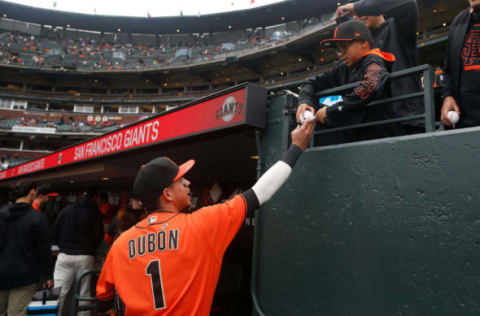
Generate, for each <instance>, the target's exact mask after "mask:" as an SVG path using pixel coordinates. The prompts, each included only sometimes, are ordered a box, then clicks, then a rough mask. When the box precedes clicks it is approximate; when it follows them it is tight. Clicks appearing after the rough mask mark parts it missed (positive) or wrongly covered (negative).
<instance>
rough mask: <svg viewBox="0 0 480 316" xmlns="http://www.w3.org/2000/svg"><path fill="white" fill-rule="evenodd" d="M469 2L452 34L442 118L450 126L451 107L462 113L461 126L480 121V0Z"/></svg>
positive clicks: (471, 125)
mask: <svg viewBox="0 0 480 316" xmlns="http://www.w3.org/2000/svg"><path fill="white" fill-rule="evenodd" d="M469 3H470V8H468V9H466V10H464V11H462V12H460V14H459V15H458V16H457V17H456V18H455V20H453V22H452V24H451V25H450V32H449V34H448V45H447V52H446V55H445V65H444V72H445V74H444V86H443V105H442V111H441V120H442V123H443V124H444V125H446V126H449V127H452V125H453V124H452V123H451V122H450V119H449V118H448V112H450V111H455V112H457V114H458V115H459V116H460V120H459V121H458V123H456V124H455V127H457V128H462V127H473V126H478V125H480V89H479V87H480V0H469Z"/></svg>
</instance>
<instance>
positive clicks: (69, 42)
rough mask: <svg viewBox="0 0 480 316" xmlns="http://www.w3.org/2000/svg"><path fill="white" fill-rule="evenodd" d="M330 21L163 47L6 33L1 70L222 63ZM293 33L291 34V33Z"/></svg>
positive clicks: (196, 38)
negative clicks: (7, 67) (230, 55)
mask: <svg viewBox="0 0 480 316" xmlns="http://www.w3.org/2000/svg"><path fill="white" fill-rule="evenodd" d="M328 22H329V19H328V18H327V17H323V18H320V19H316V18H312V19H307V20H305V21H301V22H296V23H298V25H296V28H293V29H296V31H290V30H287V29H286V28H285V25H283V26H280V27H278V29H277V30H275V29H274V30H270V31H266V30H264V29H258V30H251V31H242V32H237V33H235V34H238V37H236V38H232V37H231V36H228V34H226V35H225V37H224V38H222V37H221V36H220V37H219V36H213V35H202V36H200V35H198V36H193V35H192V36H190V37H187V38H186V39H185V40H184V41H177V42H168V40H167V41H163V40H162V41H160V42H159V43H156V44H135V43H132V42H124V41H120V40H117V35H114V36H113V40H107V39H105V38H103V39H102V38H87V37H85V38H78V39H73V38H62V36H61V35H60V34H58V32H56V34H55V36H53V37H50V36H49V37H40V36H35V35H28V34H22V33H19V32H11V31H5V32H3V33H1V34H0V64H6V65H25V66H32V67H42V68H64V69H90V70H122V69H144V68H155V67H165V66H179V65H184V64H195V63H202V62H208V61H212V60H215V59H224V58H225V54H227V53H231V52H234V51H242V50H251V49H258V48H268V47H273V46H276V45H279V44H281V43H284V42H285V41H288V40H290V39H291V38H292V37H294V36H298V35H300V34H302V33H304V32H306V31H309V30H311V29H312V28H313V27H322V26H323V25H326V24H328ZM290 29H292V28H290Z"/></svg>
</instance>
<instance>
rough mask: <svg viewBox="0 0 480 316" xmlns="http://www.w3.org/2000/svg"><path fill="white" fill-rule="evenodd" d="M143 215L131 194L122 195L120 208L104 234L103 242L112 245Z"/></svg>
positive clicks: (136, 200) (141, 209) (139, 205)
mask: <svg viewBox="0 0 480 316" xmlns="http://www.w3.org/2000/svg"><path fill="white" fill-rule="evenodd" d="M144 215H145V212H144V211H143V206H142V204H141V203H140V201H139V200H138V199H136V198H135V197H134V196H133V195H132V194H130V197H129V196H128V195H127V194H123V195H122V197H121V198H120V208H119V210H118V212H117V215H115V217H114V218H113V220H112V222H111V223H110V225H109V226H108V229H107V232H106V233H105V238H104V241H105V242H106V243H107V244H108V245H112V244H113V242H114V241H115V239H117V238H118V236H120V234H121V233H123V232H124V231H126V230H127V229H129V228H130V227H132V226H133V225H135V224H136V223H138V222H139V221H140V220H141V219H142V218H143V217H144Z"/></svg>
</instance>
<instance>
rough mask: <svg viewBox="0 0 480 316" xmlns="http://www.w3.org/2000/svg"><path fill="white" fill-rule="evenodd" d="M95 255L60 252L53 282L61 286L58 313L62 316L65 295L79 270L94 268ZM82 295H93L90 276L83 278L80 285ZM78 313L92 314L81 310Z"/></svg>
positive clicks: (85, 315) (56, 285)
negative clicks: (73, 254) (74, 254)
mask: <svg viewBox="0 0 480 316" xmlns="http://www.w3.org/2000/svg"><path fill="white" fill-rule="evenodd" d="M93 262H94V257H93V256H85V255H78V256H71V255H67V254H64V253H60V254H59V255H58V257H57V262H56V263H55V271H54V273H53V282H54V286H55V287H59V286H60V287H61V288H62V289H61V291H60V297H59V301H58V310H59V313H58V315H60V316H62V313H63V304H64V301H65V296H66V295H67V293H68V291H70V288H71V287H72V286H73V284H74V282H75V278H76V276H77V274H78V273H79V272H82V271H84V270H87V269H92V268H93ZM80 295H81V296H91V294H90V276H87V277H85V278H83V281H82V284H81V286H80ZM83 304H87V302H81V303H80V305H83ZM78 315H84V316H87V315H90V312H80V313H78Z"/></svg>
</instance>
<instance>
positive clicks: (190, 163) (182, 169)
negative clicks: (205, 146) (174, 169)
mask: <svg viewBox="0 0 480 316" xmlns="http://www.w3.org/2000/svg"><path fill="white" fill-rule="evenodd" d="M194 165H195V160H193V159H190V160H189V161H187V162H184V163H183V164H181V165H180V166H178V173H177V175H176V176H175V178H174V179H173V181H172V182H175V181H177V180H178V179H180V178H181V177H183V176H184V175H185V174H186V173H187V172H189V171H190V169H192V167H193V166H194Z"/></svg>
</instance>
